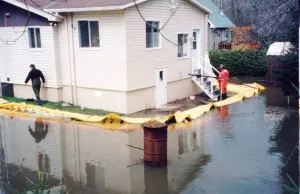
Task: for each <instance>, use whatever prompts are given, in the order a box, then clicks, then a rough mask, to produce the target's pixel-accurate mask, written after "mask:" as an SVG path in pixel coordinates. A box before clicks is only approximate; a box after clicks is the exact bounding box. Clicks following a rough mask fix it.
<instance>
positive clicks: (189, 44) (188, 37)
mask: <svg viewBox="0 0 300 194" xmlns="http://www.w3.org/2000/svg"><path fill="white" fill-rule="evenodd" d="M180 34H187V40H188V42H187V44H188V52H187V56H183V57H178V46H179V45H177V53H176V56H177V59H186V58H190V52H191V51H190V50H191V48H190V47H191V41H190V33H189V32H180V33H177V36H176V39H177V41H178V35H180ZM177 44H178V42H177Z"/></svg>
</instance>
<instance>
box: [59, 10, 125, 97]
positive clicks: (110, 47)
mask: <svg viewBox="0 0 300 194" xmlns="http://www.w3.org/2000/svg"><path fill="white" fill-rule="evenodd" d="M66 18H67V20H68V35H67V25H66V21H64V22H63V23H60V24H59V29H58V31H59V47H60V60H61V61H60V62H61V69H62V83H63V85H66V86H68V85H70V73H69V72H70V65H71V72H72V85H73V86H74V85H75V84H76V86H77V87H82V88H89V89H103V90H114V91H126V88H127V85H126V83H127V82H126V74H127V69H126V36H125V21H124V12H102V13H100V12H87V13H76V14H74V16H73V21H72V19H71V16H70V15H66ZM84 19H93V20H95V19H97V20H99V28H100V29H99V34H100V48H80V47H79V35H78V20H84ZM72 31H73V38H72ZM72 39H73V40H72ZM68 41H69V46H70V48H68ZM68 49H70V56H69V54H68ZM73 49H74V55H73ZM74 61H75V64H74ZM70 62H71V64H70ZM74 67H75V68H74ZM74 75H75V76H74ZM75 82H76V83H75Z"/></svg>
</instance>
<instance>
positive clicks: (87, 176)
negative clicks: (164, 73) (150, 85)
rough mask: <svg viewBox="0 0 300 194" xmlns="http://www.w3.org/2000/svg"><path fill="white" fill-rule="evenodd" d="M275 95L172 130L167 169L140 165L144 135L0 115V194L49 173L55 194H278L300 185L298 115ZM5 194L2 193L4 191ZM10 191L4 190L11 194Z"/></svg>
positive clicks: (132, 130) (126, 129)
mask: <svg viewBox="0 0 300 194" xmlns="http://www.w3.org/2000/svg"><path fill="white" fill-rule="evenodd" d="M286 105H287V104H286V100H285V98H283V97H282V96H280V92H279V91H278V90H277V89H274V88H270V90H267V92H266V93H264V94H262V95H260V96H257V97H254V98H250V99H247V100H246V101H245V102H241V103H236V104H232V105H230V106H226V107H222V108H221V109H216V110H214V111H213V112H210V113H208V114H205V115H203V116H202V117H200V118H198V119H196V120H194V121H193V122H192V123H191V124H190V125H187V126H186V127H184V126H182V125H177V126H170V127H169V129H170V130H169V132H168V140H167V141H168V164H167V165H166V166H164V167H151V166H145V165H144V164H143V163H141V160H142V159H143V151H142V150H139V149H135V148H131V147H128V146H127V145H132V146H135V147H139V148H143V146H144V141H143V131H142V130H141V129H139V128H138V127H137V126H124V127H122V130H115V131H111V130H108V129H103V127H101V126H100V125H99V126H98V125H95V126H90V125H87V124H83V123H78V122H77V123H76V122H72V121H64V122H63V121H50V120H42V119H40V118H31V117H27V118H26V117H12V116H8V115H0V124H1V129H0V132H1V133H0V136H1V137H0V139H1V141H0V146H1V147H0V151H1V152H0V157H1V162H0V168H1V181H2V188H4V185H5V186H6V187H8V188H9V189H10V190H11V191H23V190H24V189H25V188H26V185H27V182H28V180H30V181H32V182H36V181H38V180H39V177H41V172H48V173H49V174H50V175H49V177H48V179H47V186H48V187H49V188H50V189H51V193H59V192H60V191H62V192H63V193H78V194H79V193H80V194H82V193H109V194H110V193H113V194H117V193H122V194H123V193H125V194H126V193H134V194H140V193H141V194H143V193H146V194H166V193H184V194H189V193H197V194H198V193H207V194H219V193H221V194H264V193H266V194H281V193H288V192H287V191H286V190H285V188H286V185H291V183H290V181H289V179H288V178H287V174H288V175H289V176H291V177H292V179H293V180H294V181H295V182H296V183H298V181H299V180H298V179H299V173H298V151H295V152H294V153H293V154H291V153H292V152H293V149H294V147H295V145H296V143H297V141H298V125H299V119H298V112H297V109H296V110H294V109H291V108H290V109H287V108H286ZM3 190H4V189H3ZM6 190H7V189H6Z"/></svg>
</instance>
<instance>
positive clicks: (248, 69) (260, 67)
mask: <svg viewBox="0 0 300 194" xmlns="http://www.w3.org/2000/svg"><path fill="white" fill-rule="evenodd" d="M266 53H267V52H266V51H265V50H246V51H226V50H216V51H211V52H210V53H209V58H210V61H211V64H212V65H213V66H214V67H216V68H219V65H220V64H224V65H225V66H226V68H227V69H228V70H229V72H230V75H231V76H265V75H266V73H267V65H268V63H267V56H266Z"/></svg>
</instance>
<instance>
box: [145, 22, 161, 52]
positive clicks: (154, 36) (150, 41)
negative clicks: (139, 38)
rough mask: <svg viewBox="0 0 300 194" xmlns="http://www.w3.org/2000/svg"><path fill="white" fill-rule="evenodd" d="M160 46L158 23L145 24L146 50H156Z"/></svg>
mask: <svg viewBox="0 0 300 194" xmlns="http://www.w3.org/2000/svg"><path fill="white" fill-rule="evenodd" d="M159 46H160V36H159V22H153V21H147V22H146V48H158V47H159Z"/></svg>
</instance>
